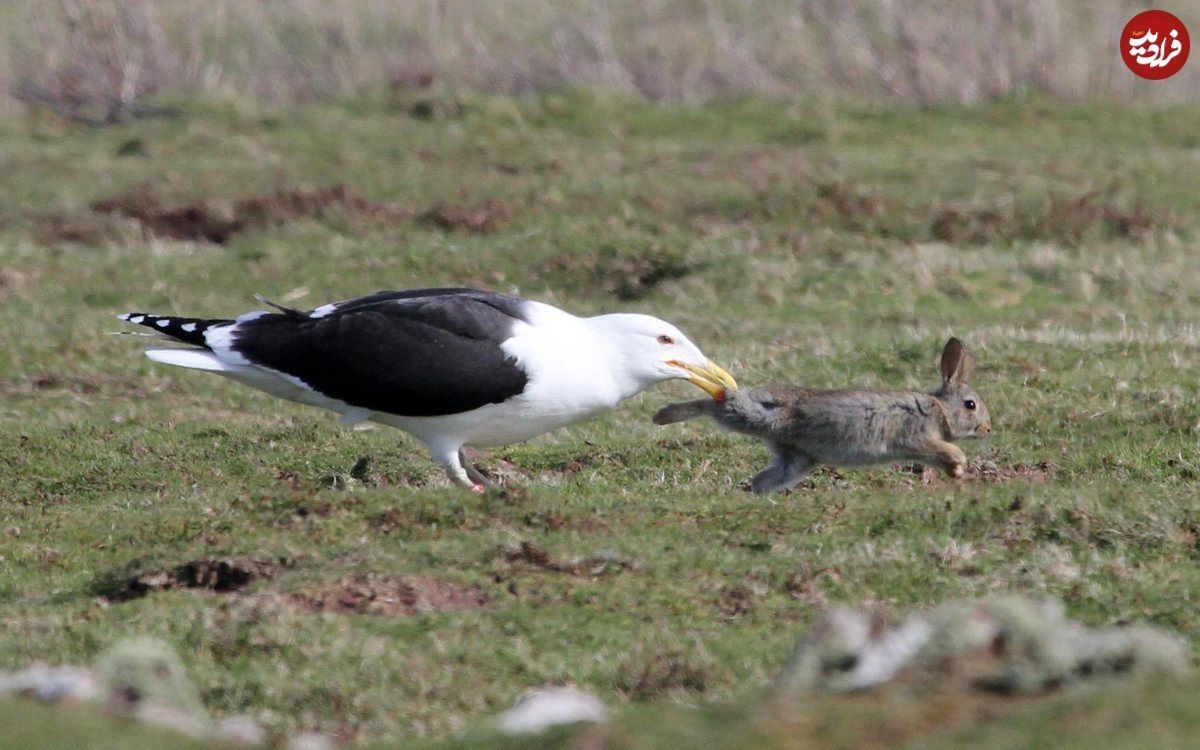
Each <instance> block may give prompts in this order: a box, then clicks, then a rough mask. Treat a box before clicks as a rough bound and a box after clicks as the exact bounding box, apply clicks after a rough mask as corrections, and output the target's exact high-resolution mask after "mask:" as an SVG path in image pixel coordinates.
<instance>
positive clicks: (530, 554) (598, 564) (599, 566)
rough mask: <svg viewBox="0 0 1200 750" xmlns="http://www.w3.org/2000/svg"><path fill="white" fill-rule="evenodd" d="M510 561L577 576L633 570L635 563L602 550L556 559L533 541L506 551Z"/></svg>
mask: <svg viewBox="0 0 1200 750" xmlns="http://www.w3.org/2000/svg"><path fill="white" fill-rule="evenodd" d="M504 559H505V560H507V561H508V562H520V563H527V564H529V565H532V566H533V567H535V568H540V569H541V570H548V571H551V572H553V573H566V574H568V575H575V576H602V575H607V574H609V573H612V572H614V571H621V570H632V569H633V563H631V562H629V561H628V560H622V559H621V558H619V557H617V556H616V555H615V554H614V553H611V552H607V551H605V552H601V553H598V554H595V555H593V556H591V557H586V558H574V559H566V560H556V559H554V558H553V557H551V555H550V553H549V552H548V551H547V550H546V549H545V548H543V547H539V546H538V545H536V544H534V543H533V542H521V543H520V544H519V545H517V546H516V547H513V548H511V549H508V550H507V551H505V553H504Z"/></svg>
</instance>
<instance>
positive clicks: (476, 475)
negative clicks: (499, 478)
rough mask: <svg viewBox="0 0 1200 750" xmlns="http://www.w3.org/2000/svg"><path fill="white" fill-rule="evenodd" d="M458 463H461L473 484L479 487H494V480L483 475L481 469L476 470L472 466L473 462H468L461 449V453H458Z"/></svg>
mask: <svg viewBox="0 0 1200 750" xmlns="http://www.w3.org/2000/svg"><path fill="white" fill-rule="evenodd" d="M458 461H459V463H461V464H462V465H463V469H465V470H466V472H467V477H468V478H469V479H470V480H471V481H472V482H474V483H475V484H476V485H477V486H483V487H491V486H492V480H490V479H488V478H487V477H485V476H484V475H483V472H481V471H480V470H479V469H477V468H475V467H474V466H473V465H472V464H471V462H470V461H468V460H467V456H466V454H465V453H463V452H462V450H461V449H459V451H458Z"/></svg>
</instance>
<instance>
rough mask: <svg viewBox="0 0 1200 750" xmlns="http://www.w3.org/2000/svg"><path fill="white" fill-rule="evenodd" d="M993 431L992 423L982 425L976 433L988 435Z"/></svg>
mask: <svg viewBox="0 0 1200 750" xmlns="http://www.w3.org/2000/svg"><path fill="white" fill-rule="evenodd" d="M991 431H992V423H991V422H983V423H982V424H980V425H979V429H978V430H976V432H978V433H979V434H980V435H987V434H988V433H989V432H991Z"/></svg>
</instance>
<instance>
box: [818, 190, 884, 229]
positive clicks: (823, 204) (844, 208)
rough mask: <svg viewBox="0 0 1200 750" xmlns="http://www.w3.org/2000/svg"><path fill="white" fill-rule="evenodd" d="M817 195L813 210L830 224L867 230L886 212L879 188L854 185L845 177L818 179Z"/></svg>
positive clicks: (819, 217)
mask: <svg viewBox="0 0 1200 750" xmlns="http://www.w3.org/2000/svg"><path fill="white" fill-rule="evenodd" d="M815 188H816V191H817V195H816V199H815V200H814V201H813V202H812V204H811V205H810V206H809V211H810V213H812V214H813V215H814V216H815V217H816V218H818V219H821V220H823V221H824V223H827V224H837V225H840V226H843V227H845V228H847V229H853V230H856V231H864V230H867V229H869V228H871V227H873V226H874V225H875V224H876V223H877V222H878V220H879V218H880V217H881V216H882V214H883V210H884V198H883V194H882V193H880V192H879V191H877V190H871V189H866V188H859V187H853V186H851V185H848V184H846V183H845V182H841V181H829V182H818V183H816V185H815Z"/></svg>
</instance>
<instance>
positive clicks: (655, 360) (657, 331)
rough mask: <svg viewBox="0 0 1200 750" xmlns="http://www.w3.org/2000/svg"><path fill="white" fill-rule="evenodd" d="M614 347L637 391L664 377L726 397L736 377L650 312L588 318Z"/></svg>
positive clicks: (678, 331) (658, 381) (718, 398)
mask: <svg viewBox="0 0 1200 750" xmlns="http://www.w3.org/2000/svg"><path fill="white" fill-rule="evenodd" d="M589 322H591V323H592V324H593V325H594V326H595V327H596V328H597V329H598V330H599V331H600V332H602V333H603V335H604V337H605V339H606V340H608V341H609V343H610V346H611V347H612V350H613V356H614V357H615V358H617V359H618V364H619V367H620V369H621V372H622V374H623V375H626V376H627V377H629V378H631V379H632V380H633V381H635V383H636V388H637V390H638V391H641V390H644V389H646V388H649V387H650V386H652V385H654V384H656V383H661V382H663V381H665V380H676V379H681V380H687V381H688V382H690V383H692V384H694V385H695V386H697V387H699V388H701V389H702V390H704V391H705V392H706V393H708V394H709V395H710V396H712V397H713V398H714V399H716V400H718V401H721V400H724V398H725V391H726V389H734V388H737V381H735V380H734V379H733V376H732V375H730V374H729V373H728V372H725V370H723V369H721V368H720V367H718V366H717V365H716V364H714V363H713V362H711V361H710V360H709V359H708V357H705V356H704V354H703V353H702V352H701V351H700V348H699V347H697V346H696V345H695V344H693V343H692V342H691V340H690V339H688V337H687V336H684V335H683V331H680V330H679V329H678V328H676V327H675V326H673V325H671V324H670V323H668V322H667V321H665V320H660V319H659V318H655V317H653V316H651V315H637V314H632V313H616V314H612V315H600V316H598V317H595V318H591V319H589Z"/></svg>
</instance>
